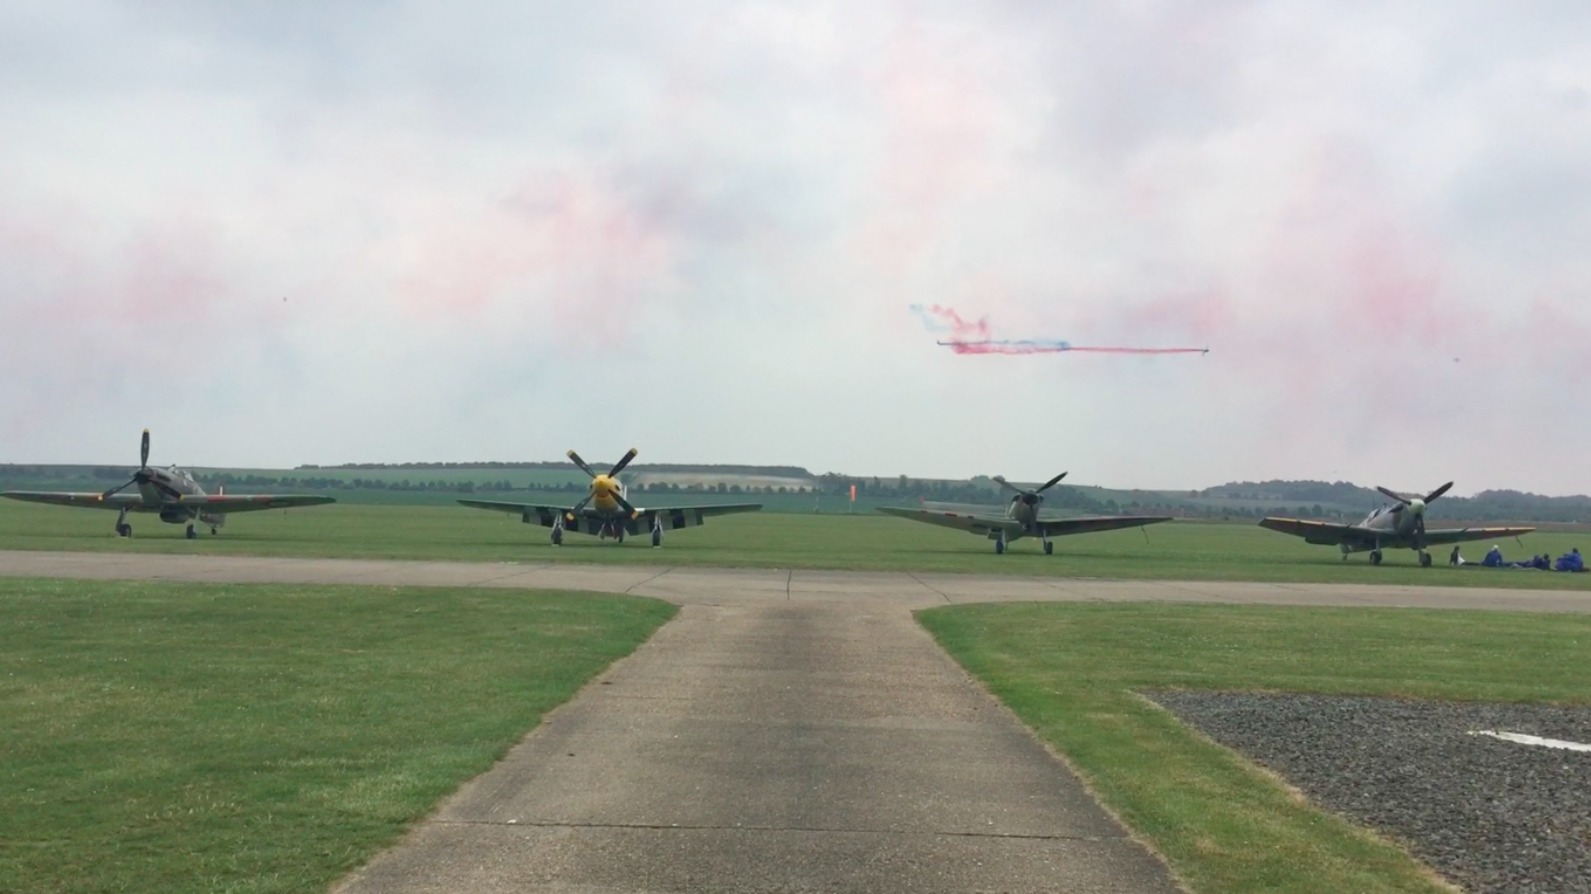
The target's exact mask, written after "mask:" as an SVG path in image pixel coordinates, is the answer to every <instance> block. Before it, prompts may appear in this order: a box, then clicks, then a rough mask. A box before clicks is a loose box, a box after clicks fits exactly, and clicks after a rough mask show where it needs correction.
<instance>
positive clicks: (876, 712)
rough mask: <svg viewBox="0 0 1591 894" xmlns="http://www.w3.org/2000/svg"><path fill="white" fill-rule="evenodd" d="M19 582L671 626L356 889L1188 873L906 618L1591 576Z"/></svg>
mask: <svg viewBox="0 0 1591 894" xmlns="http://www.w3.org/2000/svg"><path fill="white" fill-rule="evenodd" d="M0 575H9V576H42V577H79V578H93V579H146V580H169V581H206V582H222V581H226V582H251V581H252V582H289V583H292V582H298V583H347V584H375V585H404V586H409V585H432V586H490V587H524V588H538V589H573V590H593V591H605V592H627V593H633V594H637V595H646V596H654V597H658V598H662V599H667V600H670V601H673V602H675V603H678V604H680V605H682V606H683V609H682V611H681V612H680V615H679V616H678V618H676V620H674V621H672V622H670V623H669V624H667V625H665V626H664V627H663V628H662V629H661V630H660V631H658V633H657V634H656V635H655V636H654V637H653V638H652V639H651V640H649V641H648V642H647V643H646V644H645V645H643V646H642V647H641V648H640V649H639V650H637V651H636V652H635V653H634V654H633V655H631V656H630V657H629V658H626V659H624V660H623V661H621V662H619V663H617V664H615V665H614V666H613V667H612V668H610V669H609V670H608V671H607V672H606V673H604V674H603V675H602V676H601V677H600V678H599V679H597V680H596V681H593V683H591V684H590V685H588V686H587V687H586V688H585V689H583V690H582V691H581V693H580V694H579V695H577V696H576V698H575V699H574V700H572V701H571V702H569V703H568V704H566V705H564V706H563V707H561V708H559V709H557V710H556V711H554V712H552V713H551V714H549V715H548V717H547V718H546V720H545V722H544V723H543V724H542V725H541V726H539V727H538V728H537V729H536V730H534V731H533V732H532V733H531V734H530V735H528V736H527V737H526V739H525V740H524V741H523V742H522V743H521V744H520V745H518V746H516V748H514V749H513V750H512V751H511V752H510V753H509V755H508V756H507V757H506V758H505V759H504V760H503V761H502V762H501V763H499V765H498V766H497V767H495V768H494V769H492V770H490V771H488V772H487V773H486V774H484V775H482V776H480V777H478V778H476V779H474V780H472V781H471V782H469V783H468V784H466V785H465V786H464V787H463V788H462V789H460V791H459V792H457V793H456V794H455V795H454V796H452V797H451V798H450V799H449V800H448V801H446V802H445V803H444V804H443V805H442V806H441V807H440V808H439V809H438V811H437V812H436V813H435V814H434V815H433V816H431V817H429V818H427V819H426V820H424V821H422V822H421V823H420V824H419V825H418V826H417V827H416V828H415V829H414V830H413V831H412V832H411V834H410V835H409V836H408V837H407V838H406V839H405V840H404V841H403V842H402V843H401V844H400V845H399V846H397V847H395V848H394V849H392V850H390V851H388V852H386V853H385V854H382V855H381V856H379V857H377V858H376V859H375V860H374V861H372V862H371V863H370V864H369V865H368V866H366V867H364V868H363V869H361V870H360V871H358V872H357V873H355V874H354V875H352V876H350V877H349V878H348V879H346V880H345V881H344V882H343V884H342V885H341V886H340V887H339V888H338V890H339V891H342V892H348V894H356V892H357V894H363V892H374V891H381V892H442V891H464V890H468V891H478V892H496V891H545V892H620V891H768V892H773V891H778V892H797V891H1008V892H1020V891H1076V892H1142V894H1154V892H1169V891H1175V890H1178V889H1177V886H1176V884H1175V882H1174V881H1173V880H1172V879H1171V877H1170V875H1169V873H1168V872H1167V870H1166V869H1165V867H1164V866H1163V864H1162V863H1161V862H1160V861H1159V860H1158V859H1157V858H1156V857H1155V856H1154V855H1153V854H1151V853H1150V852H1149V851H1148V850H1147V849H1146V848H1145V847H1144V846H1142V845H1141V844H1139V843H1137V842H1136V841H1134V840H1133V839H1132V838H1130V837H1129V836H1128V834H1127V832H1126V831H1125V830H1124V829H1123V828H1122V827H1121V826H1120V825H1119V824H1118V823H1116V822H1115V821H1114V820H1113V819H1112V818H1111V817H1109V816H1108V815H1107V814H1106V813H1105V812H1104V811H1103V810H1102V809H1101V808H1100V807H1099V806H1098V804H1097V803H1096V802H1095V801H1094V800H1093V799H1092V798H1091V797H1090V796H1089V795H1088V793H1087V792H1086V791H1085V790H1084V788H1083V786H1082V784H1081V783H1080V782H1079V781H1078V780H1077V778H1076V777H1075V776H1074V775H1072V774H1071V772H1070V771H1069V770H1068V769H1067V768H1066V767H1065V765H1064V764H1063V763H1062V762H1061V761H1059V760H1058V759H1056V758H1055V757H1054V756H1053V755H1051V754H1050V753H1048V752H1047V751H1046V750H1045V749H1044V747H1043V746H1042V745H1040V744H1039V743H1038V742H1037V741H1036V740H1035V739H1034V738H1033V737H1032V735H1031V734H1030V733H1029V732H1028V731H1027V730H1026V728H1025V727H1024V726H1023V725H1022V724H1021V723H1020V722H1019V721H1017V720H1016V719H1015V717H1013V716H1012V715H1011V714H1010V713H1009V712H1007V711H1006V710H1005V709H1004V708H1003V707H1001V706H1000V705H999V704H998V703H997V702H995V701H994V700H993V699H992V698H991V697H989V696H988V694H987V693H985V692H984V690H983V689H982V688H981V687H979V686H978V685H977V684H976V683H975V682H974V681H973V680H971V679H970V678H969V677H968V676H967V675H966V674H965V673H963V672H962V671H961V670H960V669H959V668H958V667H957V666H956V665H955V664H954V663H953V662H952V661H951V660H950V659H949V658H948V657H947V656H945V655H944V653H943V652H941V651H940V650H939V649H938V648H937V647H936V646H935V645H934V643H933V641H932V640H931V639H930V638H929V637H928V635H927V634H926V633H925V632H923V631H922V629H921V628H920V627H918V626H917V624H916V623H915V621H914V620H913V619H912V617H911V613H910V612H911V610H913V609H917V608H922V607H927V606H932V605H942V604H946V603H964V602H987V601H1034V600H1055V601H1058V600H1110V601H1146V600H1147V601H1174V602H1240V603H1241V602H1246V603H1267V604H1289V605H1406V606H1421V607H1436V608H1482V609H1487V608H1489V609H1509V610H1524V611H1586V610H1588V609H1591V605H1587V604H1586V603H1588V602H1591V600H1587V599H1586V598H1585V594H1583V593H1575V592H1567V593H1566V592H1552V591H1541V592H1534V591H1517V590H1476V589H1440V588H1429V589H1427V588H1419V587H1387V588H1381V587H1363V586H1332V585H1319V584H1253V583H1212V582H1205V583H1188V582H1163V581H1096V580H1067V579H1049V578H1006V577H995V576H977V575H948V574H947V575H926V574H903V573H886V572H876V573H874V572H869V573H851V572H830V571H793V572H792V571H779V570H737V569H703V568H673V569H665V568H621V567H606V566H575V565H514V564H489V563H474V564H472V563H444V562H386V561H361V560H332V559H297V558H247V557H230V556H191V555H184V556H145V555H126V554H112V553H42V552H4V551H0Z"/></svg>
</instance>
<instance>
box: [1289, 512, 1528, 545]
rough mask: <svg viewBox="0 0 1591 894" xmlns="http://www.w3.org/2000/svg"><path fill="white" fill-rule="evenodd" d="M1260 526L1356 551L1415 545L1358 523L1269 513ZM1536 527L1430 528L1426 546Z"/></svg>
mask: <svg viewBox="0 0 1591 894" xmlns="http://www.w3.org/2000/svg"><path fill="white" fill-rule="evenodd" d="M1260 527H1262V528H1270V529H1271V530H1272V531H1280V532H1282V533H1283V534H1291V535H1293V536H1294V537H1302V538H1304V542H1305V543H1320V544H1327V545H1330V546H1340V545H1342V544H1345V543H1346V544H1348V545H1349V546H1350V547H1352V548H1354V549H1357V550H1367V549H1375V548H1376V546H1377V544H1380V546H1381V547H1383V548H1387V547H1404V546H1412V545H1413V544H1412V543H1411V542H1410V541H1409V539H1408V538H1407V537H1398V536H1394V535H1392V534H1391V533H1389V532H1387V531H1375V530H1371V529H1370V528H1364V527H1360V526H1359V525H1340V524H1333V523H1332V522H1322V521H1308V520H1306V519H1301V518H1277V517H1275V516H1270V517H1267V518H1264V519H1261V520H1260ZM1534 530H1536V529H1535V528H1427V529H1426V530H1425V545H1426V546H1442V545H1444V544H1448V543H1463V542H1464V541H1467V540H1486V539H1489V538H1493V537H1518V536H1519V535H1521V534H1529V533H1530V532H1531V531H1534Z"/></svg>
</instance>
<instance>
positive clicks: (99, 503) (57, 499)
mask: <svg viewBox="0 0 1591 894" xmlns="http://www.w3.org/2000/svg"><path fill="white" fill-rule="evenodd" d="M0 497H10V498H11V499H13V500H22V501H23V502H26V503H53V504H55V505H57V506H77V507H80V508H83V509H114V510H116V511H117V512H120V511H122V510H123V509H129V510H132V511H134V512H137V511H140V510H145V509H148V510H156V509H159V508H160V507H159V505H158V504H157V505H145V504H144V498H143V497H142V496H140V495H138V494H127V493H122V494H111V495H110V496H108V497H107V496H105V495H104V494H95V493H76V492H72V491H46V490H8V491H5V492H4V493H0Z"/></svg>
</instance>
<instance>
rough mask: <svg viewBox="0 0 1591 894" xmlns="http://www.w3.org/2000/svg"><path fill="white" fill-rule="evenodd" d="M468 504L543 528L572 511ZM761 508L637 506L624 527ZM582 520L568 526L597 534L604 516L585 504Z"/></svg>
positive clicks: (697, 520)
mask: <svg viewBox="0 0 1591 894" xmlns="http://www.w3.org/2000/svg"><path fill="white" fill-rule="evenodd" d="M459 502H460V503H462V504H464V505H465V506H470V507H472V508H475V509H491V510H495V511H497V512H512V513H516V514H517V515H519V517H520V520H521V521H523V522H525V523H526V524H539V525H541V526H542V527H544V528H550V527H552V526H553V525H554V524H555V523H556V522H557V521H558V518H559V516H562V515H565V514H567V513H568V512H569V509H570V508H571V507H568V506H548V505H545V504H540V503H508V502H504V501H502V500H460V501H459ZM761 508H762V504H761V503H715V504H707V505H701V506H665V507H658V508H656V509H642V508H640V507H636V516H635V518H633V519H630V520H629V523H628V524H626V525H625V528H626V529H628V530H629V532H630V533H632V534H635V533H639V532H641V531H649V530H651V529H652V524H653V521H654V519H655V520H657V522H658V523H659V524H661V525H662V527H663V530H665V531H668V530H673V529H674V528H691V527H695V526H697V525H699V524H702V522H703V520H704V519H705V518H706V517H707V516H710V515H729V514H731V513H735V512H756V511H757V510H759V509H761ZM580 520H581V521H584V522H586V523H587V524H586V525H585V526H583V527H581V526H577V525H570V524H568V522H565V525H566V526H567V527H570V528H574V529H578V530H589V531H590V532H591V533H596V531H597V530H599V528H598V527H593V525H600V523H601V520H602V516H601V514H600V513H598V512H597V510H596V509H594V508H592V507H591V506H586V507H584V508H582V509H581V510H580Z"/></svg>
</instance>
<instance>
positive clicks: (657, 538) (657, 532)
mask: <svg viewBox="0 0 1591 894" xmlns="http://www.w3.org/2000/svg"><path fill="white" fill-rule="evenodd" d="M662 545H663V529H662V528H653V529H652V548H653V549H657V548H658V547H660V546H662Z"/></svg>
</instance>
